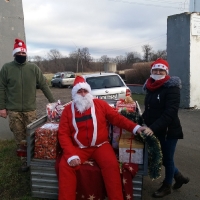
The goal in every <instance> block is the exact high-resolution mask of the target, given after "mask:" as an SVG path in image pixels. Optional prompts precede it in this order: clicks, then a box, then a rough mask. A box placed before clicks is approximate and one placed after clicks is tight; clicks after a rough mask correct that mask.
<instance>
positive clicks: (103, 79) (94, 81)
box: [86, 75, 124, 89]
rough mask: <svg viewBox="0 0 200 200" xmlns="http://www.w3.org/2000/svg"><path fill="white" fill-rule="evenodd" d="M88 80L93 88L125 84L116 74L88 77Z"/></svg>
mask: <svg viewBox="0 0 200 200" xmlns="http://www.w3.org/2000/svg"><path fill="white" fill-rule="evenodd" d="M86 81H87V83H88V84H89V85H90V87H91V89H103V88H113V87H123V86H124V83H123V82H122V81H121V79H120V78H119V77H118V76H116V75H111V76H98V77H88V78H87V79H86Z"/></svg>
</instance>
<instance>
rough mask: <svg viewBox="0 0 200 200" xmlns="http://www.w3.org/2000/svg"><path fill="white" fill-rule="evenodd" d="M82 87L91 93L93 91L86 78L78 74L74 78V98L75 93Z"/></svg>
mask: <svg viewBox="0 0 200 200" xmlns="http://www.w3.org/2000/svg"><path fill="white" fill-rule="evenodd" d="M80 89H85V90H87V91H88V92H89V93H90V92H91V87H90V85H89V84H88V83H87V82H86V81H85V79H84V78H83V77H82V76H77V77H76V78H75V80H74V85H73V88H72V99H73V97H74V95H75V94H76V93H77V92H78V90H80Z"/></svg>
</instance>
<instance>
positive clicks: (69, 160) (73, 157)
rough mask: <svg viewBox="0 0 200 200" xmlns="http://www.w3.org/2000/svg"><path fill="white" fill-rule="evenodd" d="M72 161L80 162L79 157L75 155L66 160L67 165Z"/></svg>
mask: <svg viewBox="0 0 200 200" xmlns="http://www.w3.org/2000/svg"><path fill="white" fill-rule="evenodd" d="M74 159H79V160H80V158H79V156H76V155H75V156H72V157H70V158H68V160H67V163H68V164H69V163H70V162H71V161H72V160H74Z"/></svg>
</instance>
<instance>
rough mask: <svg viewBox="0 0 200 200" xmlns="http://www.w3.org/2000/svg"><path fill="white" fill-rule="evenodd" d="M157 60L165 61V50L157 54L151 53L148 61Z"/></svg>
mask: <svg viewBox="0 0 200 200" xmlns="http://www.w3.org/2000/svg"><path fill="white" fill-rule="evenodd" d="M158 58H162V59H165V60H166V59H167V51H166V50H158V51H157V52H152V53H151V55H150V61H154V60H157V59H158Z"/></svg>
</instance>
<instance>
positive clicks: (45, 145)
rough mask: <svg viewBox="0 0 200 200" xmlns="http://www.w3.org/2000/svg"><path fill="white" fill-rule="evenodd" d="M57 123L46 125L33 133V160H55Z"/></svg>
mask: <svg viewBox="0 0 200 200" xmlns="http://www.w3.org/2000/svg"><path fill="white" fill-rule="evenodd" d="M57 132H58V124H57V123H46V124H44V125H43V126H41V127H39V128H37V129H36V131H35V149H34V158H37V159H49V160H52V159H56V155H57Z"/></svg>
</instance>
